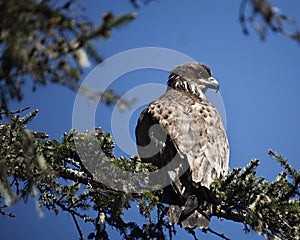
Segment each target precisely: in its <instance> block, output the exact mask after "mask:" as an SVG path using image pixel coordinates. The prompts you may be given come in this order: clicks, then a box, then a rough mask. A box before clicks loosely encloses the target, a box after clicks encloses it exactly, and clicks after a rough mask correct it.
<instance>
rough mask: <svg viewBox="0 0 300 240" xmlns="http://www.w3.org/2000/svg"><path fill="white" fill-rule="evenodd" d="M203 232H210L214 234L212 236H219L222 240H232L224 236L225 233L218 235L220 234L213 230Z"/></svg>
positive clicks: (208, 229)
mask: <svg viewBox="0 0 300 240" xmlns="http://www.w3.org/2000/svg"><path fill="white" fill-rule="evenodd" d="M202 231H203V232H210V233H212V234H215V235H217V236H218V237H220V238H223V239H226V240H230V238H228V237H226V236H225V235H224V233H218V232H216V231H214V230H212V229H211V228H207V229H205V230H204V229H203V230H202Z"/></svg>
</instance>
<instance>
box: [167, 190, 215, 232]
mask: <svg viewBox="0 0 300 240" xmlns="http://www.w3.org/2000/svg"><path fill="white" fill-rule="evenodd" d="M212 207H213V205H212V204H211V203H209V202H207V201H199V199H198V197H197V196H196V195H190V196H188V198H187V199H186V202H185V204H184V206H179V205H170V207H169V211H168V219H169V222H170V224H175V223H177V224H179V225H181V226H183V227H187V228H195V227H199V228H207V227H208V225H209V222H210V217H211V215H212V211H213V209H212Z"/></svg>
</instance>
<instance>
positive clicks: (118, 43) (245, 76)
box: [0, 0, 300, 240]
mask: <svg viewBox="0 0 300 240" xmlns="http://www.w3.org/2000/svg"><path fill="white" fill-rule="evenodd" d="M128 2H129V1H122V3H121V2H120V1H117V0H112V1H99V0H90V1H82V5H84V6H85V7H86V9H87V12H86V13H87V15H88V16H89V17H90V18H91V19H92V20H94V21H95V22H97V23H98V22H99V21H100V19H101V15H102V13H103V12H105V11H113V12H114V13H115V14H119V13H125V12H132V11H137V18H136V19H135V20H134V21H132V22H131V23H129V24H128V25H126V26H124V27H122V28H120V29H117V30H114V31H113V32H112V36H111V38H110V39H109V40H105V41H102V42H99V43H97V45H98V47H99V51H100V53H101V55H102V57H103V58H104V59H105V58H108V57H111V56H113V55H115V54H117V53H119V52H122V51H125V50H128V49H132V48H137V47H149V46H151V47H153V46H154V47H164V48H170V49H173V50H176V51H180V52H182V53H184V54H186V55H188V56H190V57H192V58H194V59H196V60H197V61H199V62H203V63H206V64H207V65H209V66H210V67H211V68H212V71H213V75H214V76H215V77H216V78H217V79H218V80H219V82H220V85H221V90H220V91H221V94H222V97H223V100H224V104H225V108H226V117H227V134H228V138H229V143H230V148H231V157H230V167H231V168H233V167H243V166H245V165H246V164H247V163H248V162H249V161H250V160H251V159H253V158H259V159H260V160H261V166H260V167H259V169H258V174H259V175H263V176H265V177H266V178H267V179H268V180H272V179H274V178H275V177H276V175H277V173H278V172H279V171H280V168H279V166H278V164H277V163H276V162H274V161H273V160H272V159H271V158H270V157H269V156H268V155H267V151H268V149H269V148H271V149H273V150H274V151H277V152H279V153H281V154H283V155H284V156H285V157H286V158H288V159H289V161H290V163H291V164H292V165H293V166H294V167H295V168H296V169H299V167H300V164H299V159H300V127H299V123H300V107H299V103H300V94H299V88H300V45H299V44H297V43H296V42H294V41H292V40H290V39H288V38H286V37H284V36H282V35H280V34H273V33H271V32H269V33H268V34H267V39H266V41H260V40H259V37H258V36H257V34H256V33H255V32H254V31H250V36H248V37H246V36H244V35H243V34H242V31H241V27H240V24H239V22H238V11H239V3H240V1H217V0H210V1H199V0H192V1H182V0H157V1H153V2H152V3H151V4H148V5H146V6H141V8H140V9H138V10H135V9H133V7H132V6H131V5H130V4H129V3H128ZM187 2H188V4H187ZM272 3H274V5H276V4H278V5H277V7H278V8H279V9H280V10H281V12H282V13H285V14H287V15H288V16H292V17H294V18H296V19H297V20H298V23H299V24H298V25H299V26H300V16H299V11H300V2H299V1H298V0H291V1H272ZM93 67H94V66H93ZM93 67H91V68H89V69H87V71H86V74H87V73H88V72H89V71H91V70H92V69H93ZM152 74H153V75H152ZM134 76H136V77H138V78H139V79H133V80H132V81H135V85H138V84H145V83H149V82H155V83H160V84H164V83H165V82H166V76H167V75H166V74H161V76H163V77H162V78H161V79H157V76H160V74H157V72H155V71H153V72H151V71H145V72H144V73H143V71H141V72H139V74H137V75H134V74H133V75H131V78H132V77H134ZM152 77H153V79H152ZM128 79H129V78H127V80H123V81H122V78H121V79H120V81H119V82H118V84H116V86H115V88H116V91H117V92H119V93H122V92H126V91H127V90H128V89H129V88H130V86H131V82H128V81H129V80H128ZM28 89H29V88H28ZM75 95H76V94H75V93H73V92H71V91H70V90H68V89H65V88H62V87H60V86H55V85H48V86H47V87H43V88H39V89H38V91H37V92H36V93H31V92H30V91H29V90H28V91H27V92H26V94H25V96H26V97H25V99H24V101H23V102H22V103H13V105H12V108H15V109H18V108H21V107H24V106H27V105H29V106H31V108H32V109H35V108H38V109H39V110H40V112H39V114H38V116H37V117H36V119H35V120H34V121H33V122H32V123H31V124H30V128H31V129H32V130H36V131H46V132H47V133H48V134H49V135H50V138H55V139H59V138H60V136H61V135H62V134H63V132H65V131H67V132H68V131H69V130H70V129H71V128H72V110H73V103H74V99H75ZM103 109H104V110H103V111H104V113H105V114H107V117H103V118H100V117H99V116H97V117H96V119H97V121H99V122H97V125H98V126H102V127H103V129H105V130H110V124H109V123H110V121H109V117H110V114H111V112H112V110H113V107H103ZM137 114H138V113H136V115H135V117H137ZM135 121H136V119H132V121H131V124H130V125H129V126H124V127H125V128H126V127H127V128H128V127H130V128H133V125H134V122H135ZM130 131H131V132H132V131H133V130H132V129H131V130H130ZM117 154H121V153H120V152H117ZM34 204H35V203H34V200H30V201H29V203H28V205H24V204H23V203H22V202H19V203H18V204H16V205H13V206H11V210H12V211H14V212H15V213H16V214H17V218H15V219H7V218H3V217H0V230H1V231H0V238H1V239H13V240H16V239H34V240H35V239H45V240H46V239H78V236H77V232H76V229H75V226H74V224H73V222H72V219H71V217H70V216H69V215H67V214H60V215H59V216H55V215H54V214H53V213H48V212H47V211H46V210H44V214H45V216H44V217H43V218H39V217H38V213H37V211H36V208H35V205H34ZM128 216H133V217H134V219H138V216H137V213H135V212H133V213H130V214H128ZM211 227H212V228H214V229H215V230H217V231H219V232H223V233H224V234H225V235H226V236H228V237H230V238H232V239H263V238H262V237H259V236H258V235H257V234H256V233H250V234H248V235H244V233H243V232H242V229H243V226H242V225H241V224H234V223H231V222H227V221H223V222H220V221H219V220H216V219H213V220H212V225H211ZM112 236H115V235H112ZM201 236H202V233H201V232H200V231H199V238H201ZM202 238H204V239H218V238H216V237H214V236H212V235H210V234H208V235H205V236H202ZM112 239H117V238H115V237H112ZM175 239H182V235H181V233H180V232H179V234H178V236H177V237H175ZM190 239H192V238H191V237H190Z"/></svg>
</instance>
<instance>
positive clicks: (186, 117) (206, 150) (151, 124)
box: [136, 89, 229, 188]
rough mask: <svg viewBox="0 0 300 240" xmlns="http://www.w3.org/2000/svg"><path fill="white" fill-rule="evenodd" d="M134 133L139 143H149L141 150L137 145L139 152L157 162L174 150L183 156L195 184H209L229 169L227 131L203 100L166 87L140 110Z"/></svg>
mask: <svg viewBox="0 0 300 240" xmlns="http://www.w3.org/2000/svg"><path fill="white" fill-rule="evenodd" d="M174 102H176V103H177V104H176V106H175V105H172V103H174ZM150 128H151V129H150ZM147 133H149V135H148V134H147ZM136 137H137V144H138V145H139V146H146V145H148V144H149V143H150V142H151V143H152V144H150V145H148V148H146V147H145V148H143V150H141V147H139V146H138V148H139V154H140V155H141V157H142V158H144V157H143V156H147V157H146V158H145V159H147V161H148V162H152V163H153V164H155V165H157V166H164V165H166V163H168V162H170V161H171V160H172V158H173V157H175V155H176V153H178V154H179V155H180V156H181V157H182V158H186V159H187V161H188V163H189V167H190V171H191V175H192V181H193V182H194V183H195V184H200V185H201V186H205V187H207V188H209V185H210V184H211V182H212V181H213V180H215V179H217V178H219V177H220V176H221V175H224V174H226V173H227V171H228V161H229V146H228V141H227V137H226V133H225V130H224V128H223V124H222V121H221V117H220V115H219V113H218V111H217V109H216V108H215V107H214V106H213V105H212V104H210V103H209V102H207V101H206V100H199V99H197V98H191V97H189V96H186V95H185V94H182V93H181V92H178V91H176V90H172V89H170V90H168V91H166V93H165V94H164V95H163V96H162V97H160V98H159V99H158V100H156V101H154V102H152V103H151V104H150V105H149V106H148V108H146V109H145V110H144V111H143V113H142V114H141V117H140V119H139V121H138V125H137V128H136ZM168 141H171V143H169V142H168ZM172 145H173V146H172ZM174 151H176V153H175V152H174ZM166 152H168V154H166ZM154 153H156V154H154ZM151 155H152V156H151Z"/></svg>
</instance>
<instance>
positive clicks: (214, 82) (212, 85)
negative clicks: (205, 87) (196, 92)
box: [209, 77, 220, 92]
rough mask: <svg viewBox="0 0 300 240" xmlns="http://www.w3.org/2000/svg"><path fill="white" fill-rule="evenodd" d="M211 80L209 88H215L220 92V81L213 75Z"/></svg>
mask: <svg viewBox="0 0 300 240" xmlns="http://www.w3.org/2000/svg"><path fill="white" fill-rule="evenodd" d="M209 80H210V84H209V88H211V89H215V90H216V92H218V91H219V89H220V85H219V82H218V81H217V80H216V79H215V78H213V77H210V78H209Z"/></svg>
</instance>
